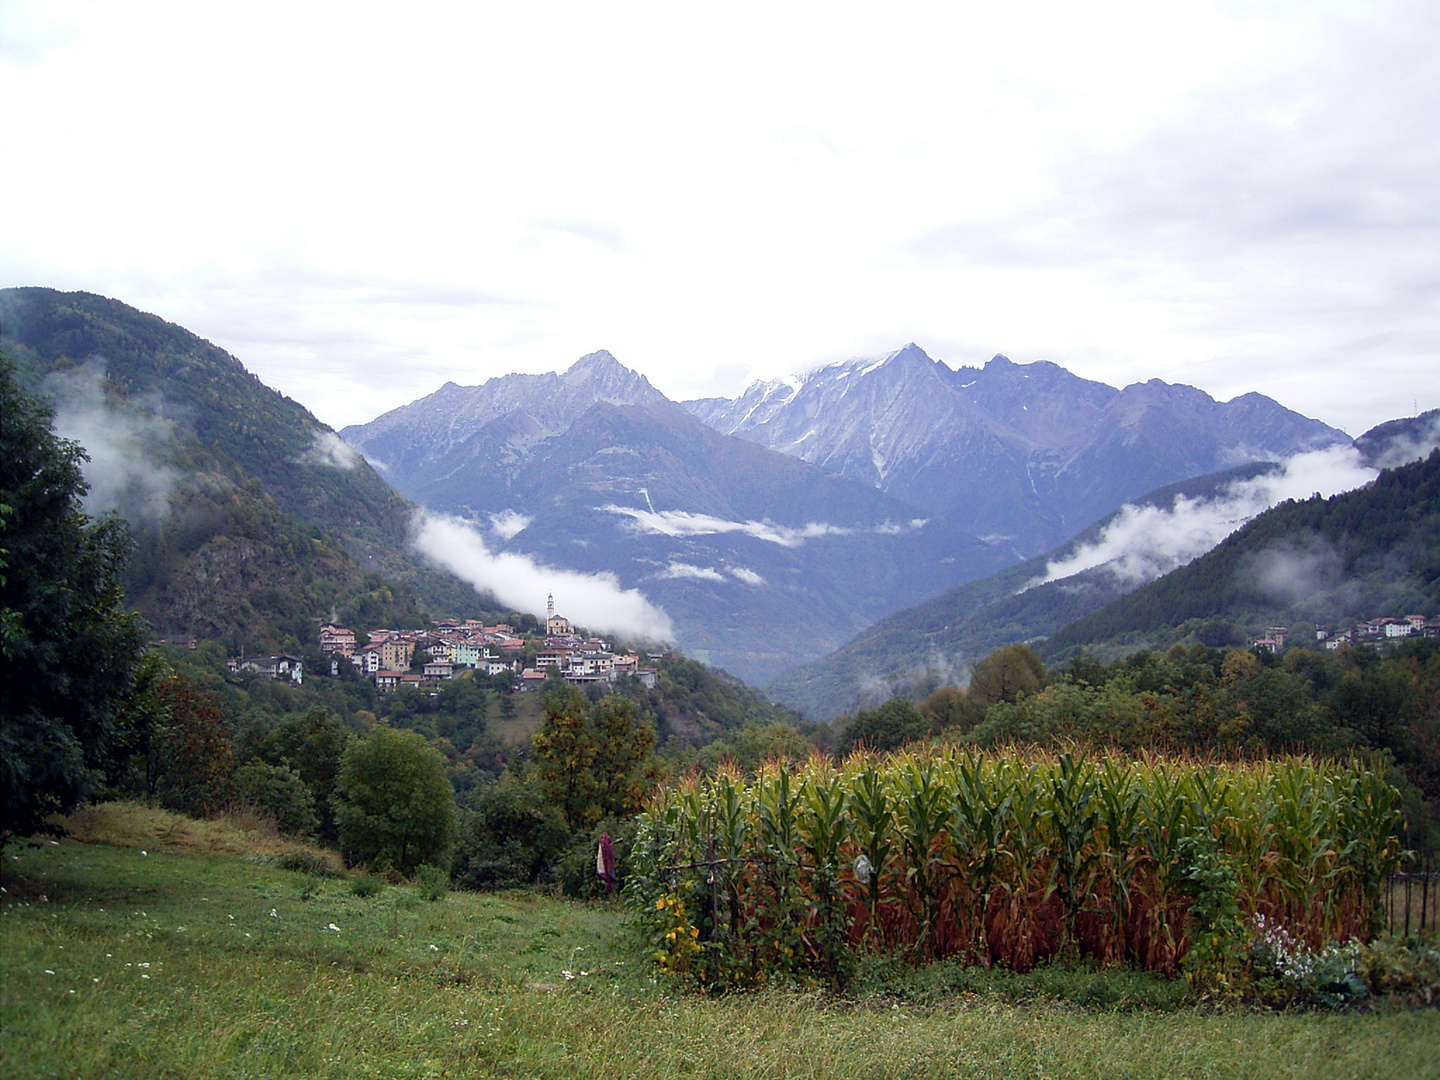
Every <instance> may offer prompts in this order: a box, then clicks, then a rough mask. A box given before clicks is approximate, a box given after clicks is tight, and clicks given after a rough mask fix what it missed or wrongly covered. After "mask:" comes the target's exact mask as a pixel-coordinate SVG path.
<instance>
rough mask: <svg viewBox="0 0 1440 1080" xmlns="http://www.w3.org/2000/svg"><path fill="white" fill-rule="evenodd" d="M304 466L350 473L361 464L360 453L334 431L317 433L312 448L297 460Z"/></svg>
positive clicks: (311, 444) (311, 442) (312, 440)
mask: <svg viewBox="0 0 1440 1080" xmlns="http://www.w3.org/2000/svg"><path fill="white" fill-rule="evenodd" d="M297 460H298V461H299V462H300V464H302V465H319V466H322V467H324V468H330V469H340V470H342V471H345V472H348V471H349V470H351V469H353V468H355V466H356V465H359V464H360V461H361V458H360V452H359V451H358V450H356V449H355V448H354V447H353V446H351V445H350V444H349V443H347V442H346V441H345V440H344V439H342V438H340V436H339V435H337V434H335V432H333V431H317V432H315V435H314V437H313V438H312V439H311V440H310V448H309V449H308V450H306V451H305V452H304V453H303V454H301V455H300V457H299V458H298V459H297Z"/></svg>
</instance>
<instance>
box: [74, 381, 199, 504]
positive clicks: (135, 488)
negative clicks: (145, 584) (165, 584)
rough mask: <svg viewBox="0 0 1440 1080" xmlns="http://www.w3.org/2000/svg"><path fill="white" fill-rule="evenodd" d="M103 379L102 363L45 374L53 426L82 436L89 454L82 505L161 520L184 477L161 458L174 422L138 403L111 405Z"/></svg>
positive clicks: (76, 439) (167, 444)
mask: <svg viewBox="0 0 1440 1080" xmlns="http://www.w3.org/2000/svg"><path fill="white" fill-rule="evenodd" d="M104 382H105V366H104V364H103V363H89V364H85V365H83V366H82V367H80V368H78V369H76V370H75V371H72V372H67V373H64V374H58V375H53V376H51V377H50V378H49V379H48V380H46V389H47V391H48V392H49V393H50V394H51V395H52V396H53V398H54V400H55V431H56V432H57V433H58V434H59V435H61V436H63V437H64V438H67V439H73V440H75V441H76V442H78V443H79V444H80V445H81V446H82V447H84V448H85V453H86V454H87V455H88V456H89V458H90V460H89V461H87V462H85V463H84V473H85V481H86V483H88V484H89V485H90V490H89V492H87V493H86V495H85V498H84V500H83V505H84V507H85V509H86V511H87V512H89V513H92V514H99V513H104V512H105V511H107V510H115V511H118V512H119V513H120V514H121V515H122V516H123V517H125V518H127V519H129V520H132V521H137V522H138V521H159V520H160V519H162V518H164V517H165V516H166V515H167V514H168V513H169V511H170V496H171V494H172V493H173V492H174V490H175V488H176V486H177V485H178V484H179V483H180V474H179V473H178V472H176V470H175V469H173V468H172V467H171V466H169V465H167V464H165V463H164V461H163V460H161V458H162V457H163V455H164V454H165V453H166V452H167V451H168V449H169V448H170V441H171V438H172V437H173V430H172V427H171V423H170V421H168V420H166V419H164V418H163V417H161V416H158V415H155V414H153V413H144V412H141V411H138V409H136V408H131V409H125V410H121V409H117V408H114V407H112V406H111V405H110V404H109V403H108V402H107V401H106V399H105V391H104Z"/></svg>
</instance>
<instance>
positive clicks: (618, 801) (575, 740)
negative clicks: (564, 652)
mask: <svg viewBox="0 0 1440 1080" xmlns="http://www.w3.org/2000/svg"><path fill="white" fill-rule="evenodd" d="M533 746H534V752H533V757H532V761H533V764H534V775H535V780H536V781H537V783H538V785H539V787H540V789H541V790H542V792H543V793H544V795H545V797H546V799H547V801H549V802H550V803H551V804H552V805H554V806H556V807H558V808H559V810H560V812H561V813H562V814H563V815H564V817H565V823H566V824H567V825H568V826H569V827H570V828H571V829H573V830H576V831H584V830H588V829H590V828H593V827H594V826H595V824H596V823H597V822H600V821H603V820H606V819H609V818H622V817H628V816H630V815H631V814H634V813H636V812H637V811H639V809H640V807H641V806H642V805H643V803H644V798H645V790H646V786H647V781H648V780H649V779H650V778H651V776H652V773H653V766H654V757H653V754H654V750H655V725H654V724H652V723H651V722H650V721H649V720H647V719H645V718H644V717H643V716H642V715H641V713H640V709H639V707H638V706H637V705H636V704H635V702H634V701H632V700H631V699H630V698H627V697H622V696H620V695H619V694H609V695H607V696H605V697H603V698H601V699H600V700H599V701H596V702H593V703H592V702H589V701H587V700H586V698H585V695H584V694H582V693H580V691H578V690H576V689H575V688H574V687H573V686H560V687H555V688H552V689H551V690H548V691H546V696H545V716H544V720H543V721H542V723H541V725H540V730H539V731H538V732H536V733H535V739H534V744H533Z"/></svg>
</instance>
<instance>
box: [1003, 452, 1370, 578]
mask: <svg viewBox="0 0 1440 1080" xmlns="http://www.w3.org/2000/svg"><path fill="white" fill-rule="evenodd" d="M1377 475H1379V471H1378V470H1377V469H1373V468H1371V467H1370V466H1368V465H1366V464H1364V462H1362V461H1361V459H1360V454H1359V452H1358V451H1357V450H1356V449H1355V448H1354V447H1349V446H1345V447H1332V448H1330V449H1328V450H1316V451H1313V452H1311V453H1306V454H1298V455H1296V456H1295V457H1292V458H1289V459H1288V460H1286V461H1284V462H1282V463H1280V464H1279V465H1278V466H1277V467H1276V468H1274V469H1273V470H1271V471H1269V472H1266V473H1263V474H1261V475H1260V476H1256V477H1254V478H1252V479H1249V480H1237V481H1235V482H1233V483H1231V484H1229V485H1227V486H1226V487H1225V488H1223V489H1222V490H1221V491H1220V492H1219V493H1218V494H1217V495H1215V496H1213V497H1210V498H1195V499H1191V498H1186V497H1185V496H1177V497H1176V498H1175V500H1174V502H1173V503H1171V505H1170V506H1168V507H1163V506H1139V505H1135V504H1133V503H1128V504H1126V505H1125V506H1123V507H1122V508H1121V509H1120V512H1119V513H1118V514H1117V515H1116V517H1115V518H1114V519H1113V520H1112V521H1111V522H1110V524H1108V525H1106V526H1105V528H1104V530H1103V531H1102V532H1101V534H1100V536H1099V538H1098V539H1097V540H1095V541H1094V542H1093V543H1089V544H1085V545H1083V546H1081V547H1079V548H1077V549H1076V550H1075V551H1073V552H1072V553H1071V554H1069V555H1067V556H1065V557H1064V558H1062V559H1056V560H1054V561H1053V562H1051V563H1050V564H1049V565H1048V566H1047V567H1046V572H1045V574H1044V576H1043V577H1039V578H1036V579H1035V580H1034V581H1031V582H1030V583H1029V584H1028V585H1027V586H1026V588H1033V587H1034V586H1036V585H1043V584H1046V583H1047V582H1051V581H1059V580H1061V579H1063V578H1067V577H1071V576H1073V575H1075V574H1079V573H1081V572H1083V571H1085V570H1092V569H1095V568H1097V567H1101V568H1104V569H1105V570H1107V571H1109V572H1110V573H1111V574H1113V575H1114V576H1115V578H1116V579H1117V580H1118V581H1119V582H1120V583H1121V584H1123V585H1127V586H1139V585H1142V584H1144V583H1145V582H1147V581H1152V580H1154V579H1155V578H1157V577H1160V576H1161V575H1162V574H1166V573H1169V572H1170V571H1171V570H1174V569H1175V568H1176V567H1179V566H1183V565H1185V564H1186V563H1188V562H1190V561H1191V560H1192V559H1196V558H1198V557H1199V556H1201V555H1203V554H1204V553H1205V552H1207V551H1209V550H1210V549H1211V548H1213V547H1214V546H1215V545H1216V544H1218V543H1220V541H1222V540H1224V539H1225V538H1226V537H1227V536H1229V535H1230V534H1231V533H1233V532H1235V531H1236V530H1237V529H1239V528H1240V527H1241V526H1242V525H1244V524H1245V523H1246V522H1247V521H1249V520H1250V519H1251V518H1254V517H1255V516H1256V515H1258V514H1261V513H1263V512H1264V511H1266V510H1268V509H1270V507H1272V506H1275V505H1276V504H1277V503H1280V502H1283V501H1284V500H1286V499H1306V498H1309V497H1310V496H1311V495H1315V494H1319V495H1322V496H1326V497H1328V496H1331V495H1338V494H1339V493H1340V492H1342V491H1350V490H1352V489H1353V488H1357V487H1360V486H1361V485H1363V484H1368V483H1369V482H1370V481H1371V480H1373V479H1375V477H1376V476H1377ZM1271 577H1272V578H1273V579H1274V581H1275V583H1276V587H1277V588H1279V589H1282V590H1283V588H1284V585H1283V579H1284V577H1285V574H1284V572H1283V568H1281V567H1279V566H1277V568H1276V569H1275V571H1274V572H1273V573H1272V574H1271Z"/></svg>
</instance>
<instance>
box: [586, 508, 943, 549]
mask: <svg viewBox="0 0 1440 1080" xmlns="http://www.w3.org/2000/svg"><path fill="white" fill-rule="evenodd" d="M597 509H599V510H601V511H602V512H604V513H609V514H618V515H619V516H621V517H626V518H629V519H630V521H631V528H633V529H634V530H635V531H636V532H641V533H649V534H651V535H655V536H670V537H676V538H680V537H686V536H716V535H721V534H725V533H740V534H742V535H744V536H749V537H753V538H754V539H756V540H763V541H765V542H766V543H769V544H778V545H779V546H780V547H786V548H797V547H800V546H802V545H803V544H804V543H805V542H806V541H807V540H817V539H820V538H821V537H825V536H855V535H857V534H866V535H878V536H895V535H898V534H899V533H902V532H904V531H906V530H907V529H918V528H920V527H921V526H923V525H924V524H925V519H924V518H915V519H914V520H912V521H908V522H905V523H897V522H892V521H886V522H883V523H881V524H879V525H874V526H869V527H866V528H859V529H857V528H851V527H849V526H845V525H831V524H828V523H826V522H821V521H812V522H810V523H809V524H806V525H800V526H792V525H777V524H775V522H773V521H730V520H728V519H726V518H720V517H715V516H713V515H711V514H692V513H690V512H689V511H686V510H641V509H639V508H637V507H634V506H616V505H614V504H611V505H609V506H601V507H598V508H597Z"/></svg>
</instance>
